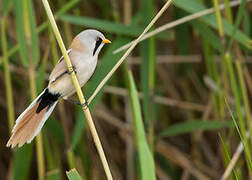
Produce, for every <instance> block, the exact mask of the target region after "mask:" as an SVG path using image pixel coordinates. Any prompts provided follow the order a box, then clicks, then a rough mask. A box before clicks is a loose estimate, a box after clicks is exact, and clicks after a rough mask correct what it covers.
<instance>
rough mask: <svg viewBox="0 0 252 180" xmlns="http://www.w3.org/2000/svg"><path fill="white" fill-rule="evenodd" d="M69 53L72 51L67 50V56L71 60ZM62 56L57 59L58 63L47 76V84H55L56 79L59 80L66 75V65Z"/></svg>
mask: <svg viewBox="0 0 252 180" xmlns="http://www.w3.org/2000/svg"><path fill="white" fill-rule="evenodd" d="M71 52H72V49H69V50H67V54H68V55H69V57H70V59H71ZM63 58H64V57H63V56H62V57H61V58H60V59H59V61H58V63H57V64H56V66H55V67H54V68H53V70H52V72H51V74H50V76H49V82H50V83H53V82H55V81H56V80H57V79H59V78H61V77H62V76H64V75H65V74H67V73H68V71H67V65H66V62H65V61H62V60H63Z"/></svg>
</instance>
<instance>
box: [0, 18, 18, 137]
mask: <svg viewBox="0 0 252 180" xmlns="http://www.w3.org/2000/svg"><path fill="white" fill-rule="evenodd" d="M1 36H2V38H1V39H2V52H3V63H4V78H5V81H4V82H5V91H6V97H7V110H8V122H9V132H10V133H11V129H12V127H13V125H14V121H15V112H14V105H13V94H12V85H11V75H10V69H9V61H8V54H7V51H8V47H7V40H6V18H5V17H3V18H2V21H1Z"/></svg>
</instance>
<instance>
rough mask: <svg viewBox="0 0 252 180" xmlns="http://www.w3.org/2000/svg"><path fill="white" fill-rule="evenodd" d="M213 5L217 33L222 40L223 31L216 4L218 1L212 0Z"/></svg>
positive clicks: (217, 4)
mask: <svg viewBox="0 0 252 180" xmlns="http://www.w3.org/2000/svg"><path fill="white" fill-rule="evenodd" d="M213 3H214V9H215V15H216V19H217V24H218V32H219V35H220V37H221V38H223V37H224V30H223V25H222V19H221V13H220V9H219V2H218V0H213Z"/></svg>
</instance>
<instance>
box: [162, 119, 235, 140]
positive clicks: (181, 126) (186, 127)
mask: <svg viewBox="0 0 252 180" xmlns="http://www.w3.org/2000/svg"><path fill="white" fill-rule="evenodd" d="M230 127H233V123H232V122H231V121H230V122H224V121H202V120H193V121H189V122H183V123H177V124H175V125H172V126H170V127H169V128H167V129H165V130H164V131H163V132H162V133H161V134H160V136H161V137H169V136H177V135H181V134H185V133H192V132H195V131H206V130H208V131H209V130H213V131H214V130H218V129H222V128H230Z"/></svg>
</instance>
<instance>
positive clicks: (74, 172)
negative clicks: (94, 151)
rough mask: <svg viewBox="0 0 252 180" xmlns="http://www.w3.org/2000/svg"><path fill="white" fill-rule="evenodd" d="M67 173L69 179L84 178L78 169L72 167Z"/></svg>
mask: <svg viewBox="0 0 252 180" xmlns="http://www.w3.org/2000/svg"><path fill="white" fill-rule="evenodd" d="M66 174H67V177H68V179H69V180H82V178H81V176H80V175H79V173H78V172H77V170H76V169H72V170H70V171H68V172H66Z"/></svg>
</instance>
